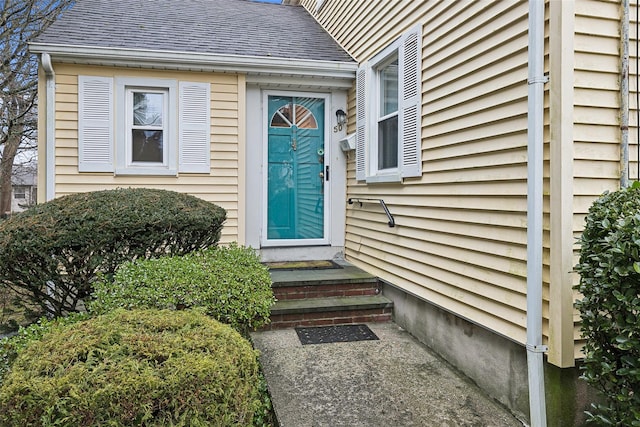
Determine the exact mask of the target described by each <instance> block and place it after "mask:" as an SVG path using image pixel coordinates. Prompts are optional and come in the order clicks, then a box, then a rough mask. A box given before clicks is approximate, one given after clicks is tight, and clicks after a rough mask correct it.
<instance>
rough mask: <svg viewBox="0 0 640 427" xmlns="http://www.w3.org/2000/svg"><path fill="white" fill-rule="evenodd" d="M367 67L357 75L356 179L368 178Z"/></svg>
mask: <svg viewBox="0 0 640 427" xmlns="http://www.w3.org/2000/svg"><path fill="white" fill-rule="evenodd" d="M367 73H368V71H367V66H366V65H364V66H362V67H360V68H358V71H357V73H356V179H357V180H358V181H363V180H365V179H366V178H367V176H366V175H367V174H366V172H367V164H366V158H367V157H366V151H367V150H366V148H367V147H366V144H367V99H366V92H367Z"/></svg>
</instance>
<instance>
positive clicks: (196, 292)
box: [90, 245, 274, 333]
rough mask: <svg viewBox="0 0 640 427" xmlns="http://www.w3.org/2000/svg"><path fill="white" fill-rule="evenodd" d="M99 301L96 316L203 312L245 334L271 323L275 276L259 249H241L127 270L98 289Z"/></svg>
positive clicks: (131, 265) (145, 263) (153, 262)
mask: <svg viewBox="0 0 640 427" xmlns="http://www.w3.org/2000/svg"><path fill="white" fill-rule="evenodd" d="M94 298H95V299H94V301H93V302H92V303H91V304H90V310H91V311H92V312H96V313H105V312H107V311H110V310H113V309H114V308H116V307H123V308H128V309H131V308H159V309H163V308H170V309H183V308H192V307H202V308H203V309H204V310H205V312H206V313H207V314H208V315H210V316H212V317H213V318H215V319H217V320H219V321H221V322H223V323H227V324H229V325H231V326H233V327H234V328H236V329H238V330H239V331H240V332H242V333H246V332H247V331H248V330H251V329H255V328H257V327H260V326H262V325H264V324H265V323H267V322H268V321H269V315H270V311H271V306H272V305H273V303H274V297H273V291H272V289H271V277H270V276H269V270H268V269H267V268H266V267H265V266H264V265H263V264H261V263H260V260H259V259H258V256H257V255H256V253H255V251H254V250H253V249H251V248H245V247H241V246H237V245H231V246H229V247H222V246H219V247H216V248H210V249H206V250H202V251H197V252H193V253H190V254H187V255H184V256H180V257H162V258H157V259H149V260H141V261H136V262H132V263H126V264H123V265H122V266H121V267H120V268H119V269H118V270H117V271H116V273H115V275H114V276H113V280H104V281H101V282H98V283H96V285H95V293H94Z"/></svg>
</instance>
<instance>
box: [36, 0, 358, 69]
mask: <svg viewBox="0 0 640 427" xmlns="http://www.w3.org/2000/svg"><path fill="white" fill-rule="evenodd" d="M35 42H36V43H38V44H54V45H66V46H84V47H104V48H126V49H145V50H159V51H174V52H196V53H207V54H221V55H242V56H259V57H274V58H289V59H305V60H324V61H337V62H353V59H352V58H351V57H350V56H349V55H348V54H347V53H346V52H345V51H344V49H342V48H341V47H340V46H339V45H338V44H337V43H336V42H335V41H334V40H333V39H332V38H331V37H330V36H329V35H328V34H327V33H326V32H325V31H324V29H323V28H322V27H321V26H320V25H319V24H318V23H317V22H316V21H315V20H314V19H313V17H312V16H311V15H309V14H308V13H307V11H306V10H305V9H304V8H303V7H301V6H288V5H278V4H268V3H259V2H253V1H249V0H180V1H176V0H77V2H76V5H75V6H74V7H73V8H72V9H71V10H68V11H67V12H65V13H64V14H63V15H62V17H61V18H60V19H58V20H57V21H56V22H54V23H53V24H52V25H51V26H50V27H49V28H48V29H47V30H46V31H45V32H44V33H43V34H42V35H41V36H40V37H38V38H37V40H36V41H35Z"/></svg>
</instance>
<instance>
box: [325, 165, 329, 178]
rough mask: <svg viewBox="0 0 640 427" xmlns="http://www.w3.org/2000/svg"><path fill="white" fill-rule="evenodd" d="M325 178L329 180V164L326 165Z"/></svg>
mask: <svg viewBox="0 0 640 427" xmlns="http://www.w3.org/2000/svg"><path fill="white" fill-rule="evenodd" d="M324 179H325V181H329V166H328V165H327V166H325V167H324Z"/></svg>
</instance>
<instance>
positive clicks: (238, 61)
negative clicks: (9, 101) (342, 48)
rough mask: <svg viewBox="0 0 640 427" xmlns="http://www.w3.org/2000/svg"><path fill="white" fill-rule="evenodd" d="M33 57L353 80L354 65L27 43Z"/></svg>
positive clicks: (80, 61) (103, 63) (177, 68)
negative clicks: (40, 54)
mask: <svg viewBox="0 0 640 427" xmlns="http://www.w3.org/2000/svg"><path fill="white" fill-rule="evenodd" d="M29 50H30V51H31V52H32V53H48V54H49V55H51V57H52V59H53V60H56V61H61V62H74V63H81V64H89V65H106V66H108V65H112V66H124V67H127V66H128V67H131V66H135V67H141V68H165V69H174V70H185V71H210V72H213V71H219V72H241V73H247V74H258V75H260V74H265V73H267V74H277V75H290V76H316V77H326V78H330V79H350V80H352V79H354V78H355V72H356V69H357V68H358V64H356V63H355V62H336V61H319V60H307V59H289V58H271V57H262V56H243V55H219V54H212V53H195V52H171V51H158V50H143V49H124V48H106V47H95V46H72V45H60V44H43V43H30V44H29Z"/></svg>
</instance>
